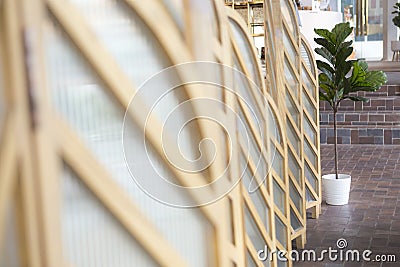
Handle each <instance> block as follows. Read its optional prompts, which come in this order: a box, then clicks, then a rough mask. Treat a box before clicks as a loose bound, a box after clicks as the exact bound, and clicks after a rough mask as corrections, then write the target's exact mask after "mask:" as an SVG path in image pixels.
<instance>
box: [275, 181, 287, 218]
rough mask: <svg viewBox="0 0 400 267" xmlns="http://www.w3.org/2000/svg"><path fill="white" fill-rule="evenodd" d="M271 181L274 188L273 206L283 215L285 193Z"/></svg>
mask: <svg viewBox="0 0 400 267" xmlns="http://www.w3.org/2000/svg"><path fill="white" fill-rule="evenodd" d="M272 181H273V188H274V202H275V205H276V206H277V207H278V208H279V209H280V210H281V211H282V213H283V214H285V192H284V191H283V189H282V187H281V186H280V185H279V184H278V183H277V182H276V181H275V179H273V180H272Z"/></svg>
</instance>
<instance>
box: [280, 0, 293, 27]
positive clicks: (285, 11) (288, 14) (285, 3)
mask: <svg viewBox="0 0 400 267" xmlns="http://www.w3.org/2000/svg"><path fill="white" fill-rule="evenodd" d="M293 4H294V2H293V1H291V0H281V11H282V15H283V18H284V19H285V20H286V22H287V24H288V28H289V31H290V32H291V33H292V34H295V26H294V23H295V21H296V18H295V17H293V16H292V9H291V6H290V5H293Z"/></svg>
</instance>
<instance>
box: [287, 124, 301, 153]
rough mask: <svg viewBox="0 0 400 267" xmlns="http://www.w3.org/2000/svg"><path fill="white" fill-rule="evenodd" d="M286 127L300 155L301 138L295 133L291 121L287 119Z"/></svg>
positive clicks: (291, 141) (290, 139)
mask: <svg viewBox="0 0 400 267" xmlns="http://www.w3.org/2000/svg"><path fill="white" fill-rule="evenodd" d="M286 129H287V131H286V133H287V135H288V138H289V141H290V143H291V144H292V146H293V147H294V149H295V151H296V153H297V155H300V139H299V137H298V136H297V134H296V133H295V131H294V128H293V126H292V125H291V123H290V122H289V121H287V127H286Z"/></svg>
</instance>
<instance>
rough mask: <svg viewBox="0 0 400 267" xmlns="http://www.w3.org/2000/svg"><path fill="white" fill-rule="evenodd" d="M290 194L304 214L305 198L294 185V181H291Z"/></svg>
mask: <svg viewBox="0 0 400 267" xmlns="http://www.w3.org/2000/svg"><path fill="white" fill-rule="evenodd" d="M289 194H290V198H291V199H292V201H293V203H294V205H295V206H296V208H297V210H298V211H299V213H300V215H302V214H303V200H302V198H301V196H300V193H299V191H297V189H296V187H295V186H294V185H293V182H292V181H290V184H289Z"/></svg>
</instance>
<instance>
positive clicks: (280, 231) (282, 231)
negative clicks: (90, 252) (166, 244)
mask: <svg viewBox="0 0 400 267" xmlns="http://www.w3.org/2000/svg"><path fill="white" fill-rule="evenodd" d="M275 230H276V231H275V232H276V238H277V239H278V241H279V242H280V243H281V244H282V245H283V246H284V247H286V245H287V242H286V239H287V232H286V226H285V224H284V223H283V222H282V221H281V219H279V217H278V216H277V215H276V214H275Z"/></svg>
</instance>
